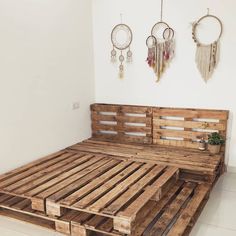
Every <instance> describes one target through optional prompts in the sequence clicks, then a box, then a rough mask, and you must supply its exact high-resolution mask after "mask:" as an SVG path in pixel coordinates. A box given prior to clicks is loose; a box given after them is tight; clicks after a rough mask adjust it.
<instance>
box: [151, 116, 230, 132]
mask: <svg viewBox="0 0 236 236" xmlns="http://www.w3.org/2000/svg"><path fill="white" fill-rule="evenodd" d="M153 124H154V126H169V127H183V128H189V129H209V130H225V129H226V125H225V123H219V122H204V121H186V120H170V119H159V118H154V119H153Z"/></svg>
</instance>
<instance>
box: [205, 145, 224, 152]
mask: <svg viewBox="0 0 236 236" xmlns="http://www.w3.org/2000/svg"><path fill="white" fill-rule="evenodd" d="M220 148H221V145H211V144H208V150H209V152H210V153H212V154H218V153H219V152H220Z"/></svg>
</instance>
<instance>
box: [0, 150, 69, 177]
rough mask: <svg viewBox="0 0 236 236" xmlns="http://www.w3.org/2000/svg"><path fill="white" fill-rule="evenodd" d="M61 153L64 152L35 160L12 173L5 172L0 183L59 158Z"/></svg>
mask: <svg viewBox="0 0 236 236" xmlns="http://www.w3.org/2000/svg"><path fill="white" fill-rule="evenodd" d="M63 153H65V152H64V151H59V152H56V153H53V154H51V155H48V156H46V157H43V158H40V159H37V160H35V161H33V162H31V163H29V164H26V165H23V166H21V167H19V168H16V169H14V170H12V171H9V172H7V173H5V174H2V175H0V181H3V180H5V179H7V178H11V177H13V176H15V175H17V174H20V173H22V172H24V171H26V170H28V169H30V168H32V167H34V166H38V165H40V164H42V163H43V162H45V161H49V160H51V159H53V158H56V157H58V156H61V155H62V154H63Z"/></svg>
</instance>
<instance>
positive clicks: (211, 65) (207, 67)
mask: <svg viewBox="0 0 236 236" xmlns="http://www.w3.org/2000/svg"><path fill="white" fill-rule="evenodd" d="M206 18H212V19H213V20H216V22H217V23H218V24H219V26H220V31H219V36H218V38H217V39H216V40H215V41H214V42H212V43H210V44H203V43H202V42H201V41H200V39H199V38H198V37H197V35H196V32H197V27H198V26H199V25H200V23H201V22H202V21H203V20H204V19H206ZM222 33H223V24H222V22H221V20H220V19H219V18H218V17H217V16H214V15H210V14H209V9H208V13H207V15H205V16H203V17H201V18H200V19H199V20H198V21H197V22H196V23H194V24H193V28H192V38H193V40H194V42H195V43H196V45H197V50H196V57H195V61H196V64H197V68H198V70H199V72H200V73H201V76H202V78H203V79H204V81H205V82H207V81H208V80H209V79H210V77H211V76H212V74H213V72H214V70H215V68H216V66H217V64H218V62H219V46H220V45H219V43H220V38H221V36H222Z"/></svg>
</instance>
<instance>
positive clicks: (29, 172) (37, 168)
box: [0, 153, 74, 188]
mask: <svg viewBox="0 0 236 236" xmlns="http://www.w3.org/2000/svg"><path fill="white" fill-rule="evenodd" d="M71 156H74V154H71V153H65V154H62V155H61V156H59V157H57V158H53V159H51V160H49V161H46V162H43V163H41V164H40V165H36V166H33V167H32V168H30V169H27V170H26V171H24V172H21V173H19V174H17V175H15V176H12V177H11V178H8V179H6V180H4V181H1V182H0V188H3V187H6V186H8V185H10V184H13V183H15V182H17V181H19V180H21V179H23V178H26V177H28V176H30V175H32V174H34V173H36V172H38V171H41V170H44V169H45V168H47V167H49V166H52V165H54V164H56V163H58V162H60V161H63V160H65V159H67V158H69V157H71Z"/></svg>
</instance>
